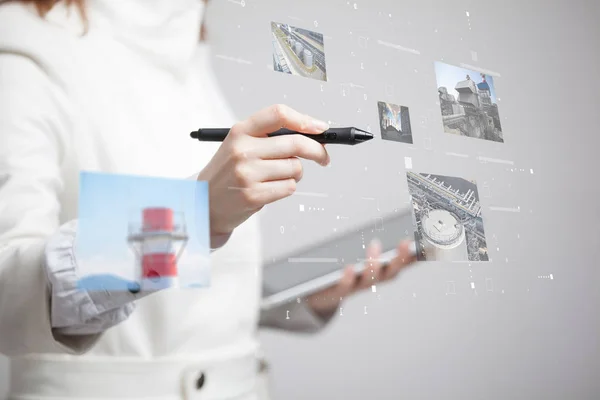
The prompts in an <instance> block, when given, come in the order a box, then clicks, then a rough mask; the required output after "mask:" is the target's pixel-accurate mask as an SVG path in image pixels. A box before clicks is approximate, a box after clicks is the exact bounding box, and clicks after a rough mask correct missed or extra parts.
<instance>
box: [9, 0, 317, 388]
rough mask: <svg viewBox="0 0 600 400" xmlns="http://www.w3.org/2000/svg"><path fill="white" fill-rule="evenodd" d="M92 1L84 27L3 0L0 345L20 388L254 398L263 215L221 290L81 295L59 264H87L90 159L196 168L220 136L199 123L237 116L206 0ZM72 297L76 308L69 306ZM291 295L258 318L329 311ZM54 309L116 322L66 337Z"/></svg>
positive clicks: (170, 173)
mask: <svg viewBox="0 0 600 400" xmlns="http://www.w3.org/2000/svg"><path fill="white" fill-rule="evenodd" d="M88 6H89V7H88V17H89V20H90V30H89V32H88V33H87V34H86V35H84V36H81V35H80V32H81V22H80V21H79V19H78V18H77V14H76V12H75V10H71V14H69V15H68V16H67V13H66V9H65V8H64V7H62V6H60V5H59V6H56V7H55V8H54V9H53V10H52V11H51V12H50V14H49V15H48V18H47V19H46V20H43V19H41V18H39V17H38V16H37V14H36V13H35V11H33V9H32V8H29V7H27V6H23V5H21V4H13V3H10V4H7V5H2V6H0V352H1V353H4V354H7V355H9V356H10V357H11V371H12V373H11V396H12V397H11V398H14V399H55V400H58V399H74V398H77V399H92V398H93V399H113V398H120V399H151V398H155V399H183V398H190V399H191V398H197V399H255V398H257V397H256V396H258V394H257V391H258V390H259V389H258V388H257V358H256V357H257V352H258V350H259V345H258V342H257V339H256V328H257V325H258V323H259V312H258V301H259V296H260V282H261V254H260V248H261V244H260V237H259V227H258V221H257V218H256V216H254V217H252V218H250V219H249V220H248V221H246V222H245V223H244V224H242V225H241V226H240V227H238V228H237V229H236V230H235V231H234V233H233V235H232V236H231V238H230V240H229V241H228V242H227V243H226V244H225V245H224V246H223V247H222V248H221V249H219V250H217V251H215V252H213V253H212V254H211V271H212V272H211V273H212V276H211V287H210V288H208V289H205V290H191V289H190V290H171V291H164V292H159V293H156V294H153V295H150V296H147V297H144V298H141V299H138V300H136V302H135V310H133V306H131V305H127V304H117V305H110V306H109V305H107V304H98V302H102V300H98V299H96V300H95V302H96V303H94V301H93V300H90V299H89V297H88V298H87V300H85V301H84V300H82V298H83V297H79V298H78V299H77V298H75V297H73V296H74V295H73V293H72V290H70V289H71V288H69V287H68V286H69V285H70V284H71V283H70V281H68V280H63V281H61V279H62V278H60V277H59V276H57V275H53V270H52V269H50V270H49V271H48V272H47V271H46V266H47V265H48V264H49V263H50V264H52V265H55V266H56V265H63V266H65V268H66V269H69V268H70V270H69V271H71V272H70V273H71V278H72V277H73V276H74V275H73V274H75V273H76V264H77V260H76V259H75V257H74V255H73V247H72V241H73V238H74V236H75V234H76V219H77V201H78V179H79V172H80V171H82V170H89V171H102V172H108V173H124V174H139V175H150V176H163V177H175V178H186V177H189V176H192V175H193V174H195V173H197V172H198V171H200V170H201V169H202V168H203V167H204V166H205V164H206V163H207V162H208V161H209V160H210V158H211V157H212V155H213V154H214V152H215V151H216V150H217V148H218V145H219V144H218V143H217V144H215V143H199V142H193V141H192V140H191V139H190V138H189V132H190V130H193V129H197V128H200V127H211V126H214V127H227V126H231V125H232V124H233V123H234V122H235V121H234V118H233V115H232V113H231V112H230V110H229V107H228V105H227V104H226V102H225V100H224V98H223V96H222V94H221V92H220V91H219V89H218V87H217V86H216V80H215V77H214V76H213V74H212V71H211V69H210V65H209V60H210V55H209V49H208V48H207V47H206V46H205V45H199V44H198V32H199V27H200V22H201V18H202V11H203V10H202V5H201V2H200V1H199V0H126V1H123V0H91V1H88ZM59 269H60V268H59ZM55 270H56V268H55ZM54 272H56V271H54ZM48 274H49V275H50V276H48ZM67 275H68V274H67ZM48 278H50V279H48ZM71 295H73V296H71ZM84 297H85V296H84ZM86 301H87V303H86ZM61 304H62V308H63V310H62V311H63V313H64V311H65V306H64V305H65V304H70V305H71V306H70V307H69V309H71V315H67V316H65V315H61V317H60V318H56V315H54V314H53V313H55V312H58V311H57V309H60V306H61ZM127 307H129V309H127ZM103 309H106V310H107V311H106V312H103ZM288 309H289V310H290V317H291V319H290V320H286V312H285V309H282V310H280V311H277V310H276V311H275V313H274V314H271V315H262V316H261V318H262V319H261V320H262V322H263V324H264V325H266V326H272V327H278V328H284V329H292V330H312V331H314V330H316V329H318V328H319V327H321V326H322V324H323V321H321V320H319V319H317V318H316V317H315V316H314V315H313V314H312V313H311V312H310V311H309V310H308V309H307V308H305V307H303V306H302V304H300V305H298V304H296V303H294V305H293V306H291V307H290V308H288ZM131 311H133V312H131ZM111 312H112V314H111ZM67 313H68V309H67ZM107 315H112V316H110V317H107ZM117 315H121V317H117ZM53 317H54V320H57V319H60V320H62V321H63V322H64V321H71V323H72V324H74V325H78V324H79V325H82V324H83V325H86V324H87V325H88V326H90V327H92V326H100V325H101V324H98V321H99V320H102V319H103V318H104V321H106V319H107V318H108V319H110V318H113V320H112V325H114V324H116V325H115V326H114V327H112V328H110V329H108V330H106V331H105V332H103V333H102V332H101V333H97V334H86V335H67V334H65V332H67V330H65V329H67V328H68V327H66V328H65V329H56V328H53V325H52V320H53ZM121 320H123V321H121ZM109 325H111V324H110V323H109ZM54 326H56V324H55V325H54ZM62 326H63V327H64V324H63V325H62ZM93 330H94V329H91V331H93ZM197 386H201V388H200V389H197Z"/></svg>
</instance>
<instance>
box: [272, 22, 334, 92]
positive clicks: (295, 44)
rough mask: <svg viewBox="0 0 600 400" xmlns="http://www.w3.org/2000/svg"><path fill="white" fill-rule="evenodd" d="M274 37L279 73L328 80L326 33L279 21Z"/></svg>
mask: <svg viewBox="0 0 600 400" xmlns="http://www.w3.org/2000/svg"><path fill="white" fill-rule="evenodd" d="M271 34H272V37H273V38H272V42H273V69H274V70H275V71H278V72H283V73H285V74H290V75H298V76H303V77H305V78H311V79H316V80H319V81H327V68H326V66H325V47H324V43H323V35H322V34H320V33H316V32H313V31H309V30H306V29H301V28H296V27H293V26H290V25H287V24H282V23H277V22H271Z"/></svg>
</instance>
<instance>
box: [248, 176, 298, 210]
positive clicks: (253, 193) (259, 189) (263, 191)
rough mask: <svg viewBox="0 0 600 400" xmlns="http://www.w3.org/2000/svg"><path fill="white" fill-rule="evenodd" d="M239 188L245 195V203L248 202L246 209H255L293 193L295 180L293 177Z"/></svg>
mask: <svg viewBox="0 0 600 400" xmlns="http://www.w3.org/2000/svg"><path fill="white" fill-rule="evenodd" d="M240 190H241V191H242V194H243V196H244V197H245V202H246V204H248V209H250V210H255V209H258V208H260V207H263V206H265V205H267V204H270V203H273V202H275V201H278V200H281V199H283V198H286V197H288V196H291V195H292V194H294V192H295V191H296V181H295V180H294V179H293V178H290V179H283V180H278V181H267V182H262V183H260V184H258V185H256V186H254V187H252V188H243V189H240Z"/></svg>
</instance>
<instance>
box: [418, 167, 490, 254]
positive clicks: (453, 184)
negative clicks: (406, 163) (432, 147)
mask: <svg viewBox="0 0 600 400" xmlns="http://www.w3.org/2000/svg"><path fill="white" fill-rule="evenodd" d="M406 175H407V180H408V190H409V193H410V196H411V200H412V205H413V212H414V216H415V220H416V232H415V241H416V242H417V249H418V253H419V254H418V255H419V259H421V260H427V261H489V257H488V253H487V243H486V238H485V231H484V228H483V219H482V217H481V205H480V204H479V194H478V191H477V184H476V183H475V182H472V181H469V180H466V179H463V178H457V177H450V176H441V175H433V174H426V173H415V172H408V173H407V174H406Z"/></svg>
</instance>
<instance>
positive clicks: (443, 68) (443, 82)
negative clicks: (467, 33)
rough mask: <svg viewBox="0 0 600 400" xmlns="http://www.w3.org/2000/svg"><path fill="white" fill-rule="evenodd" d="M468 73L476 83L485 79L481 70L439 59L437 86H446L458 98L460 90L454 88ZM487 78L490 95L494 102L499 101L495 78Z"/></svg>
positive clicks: (436, 67)
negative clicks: (457, 65)
mask: <svg viewBox="0 0 600 400" xmlns="http://www.w3.org/2000/svg"><path fill="white" fill-rule="evenodd" d="M467 75H469V76H470V77H471V80H472V81H473V82H475V84H478V83H481V82H482V80H483V79H482V78H481V72H479V71H473V70H470V69H466V68H461V67H456V66H454V65H449V64H446V63H443V62H439V61H436V62H435V76H436V79H437V87H438V88H439V87H441V86H444V87H446V89H448V93H449V94H452V95H454V97H455V98H458V92H457V91H456V90H454V88H455V87H456V84H457V83H458V82H460V81H464V80H466V79H467ZM485 80H486V81H487V83H488V85H489V86H490V97H491V98H492V102H493V103H498V101H497V99H496V88H495V87H494V78H493V77H492V76H491V75H486V76H485Z"/></svg>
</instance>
